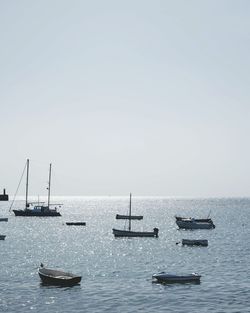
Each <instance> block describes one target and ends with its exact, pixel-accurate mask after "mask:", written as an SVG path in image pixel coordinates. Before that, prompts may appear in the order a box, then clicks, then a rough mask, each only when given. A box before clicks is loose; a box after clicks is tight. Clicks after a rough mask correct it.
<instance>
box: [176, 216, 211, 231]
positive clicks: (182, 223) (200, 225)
mask: <svg viewBox="0 0 250 313" xmlns="http://www.w3.org/2000/svg"><path fill="white" fill-rule="evenodd" d="M176 224H177V225H178V227H179V228H184V229H213V228H215V225H214V223H213V222H212V221H211V222H199V221H196V220H195V219H194V218H186V219H182V220H176Z"/></svg>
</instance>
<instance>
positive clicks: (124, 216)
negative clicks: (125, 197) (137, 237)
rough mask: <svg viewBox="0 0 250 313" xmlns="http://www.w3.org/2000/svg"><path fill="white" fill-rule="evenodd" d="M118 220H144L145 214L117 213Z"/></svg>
mask: <svg viewBox="0 0 250 313" xmlns="http://www.w3.org/2000/svg"><path fill="white" fill-rule="evenodd" d="M115 218H116V219H117V220H129V219H131V220H142V219H143V215H131V216H129V215H121V214H116V217H115Z"/></svg>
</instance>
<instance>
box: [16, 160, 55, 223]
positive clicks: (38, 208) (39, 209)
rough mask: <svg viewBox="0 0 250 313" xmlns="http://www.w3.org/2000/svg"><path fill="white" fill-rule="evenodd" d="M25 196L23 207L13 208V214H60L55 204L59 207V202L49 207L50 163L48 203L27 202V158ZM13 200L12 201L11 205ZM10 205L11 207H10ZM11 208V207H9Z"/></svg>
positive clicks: (51, 215) (41, 215)
mask: <svg viewBox="0 0 250 313" xmlns="http://www.w3.org/2000/svg"><path fill="white" fill-rule="evenodd" d="M26 171H27V173H26V196H25V208H24V209H23V210H13V212H14V214H15V216H40V217H43V216H50V217H53V216H61V214H60V212H58V211H57V206H58V207H61V204H53V206H54V208H51V206H52V204H51V203H50V186H51V164H50V167H49V185H48V188H47V189H48V203H47V204H46V205H44V202H28V187H29V159H27V162H26ZM13 203H14V200H13V202H12V205H13ZM12 205H11V207H12ZM10 210H11V208H10Z"/></svg>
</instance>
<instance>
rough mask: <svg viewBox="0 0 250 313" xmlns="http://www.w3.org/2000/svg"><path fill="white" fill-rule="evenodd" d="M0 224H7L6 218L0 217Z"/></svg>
mask: <svg viewBox="0 0 250 313" xmlns="http://www.w3.org/2000/svg"><path fill="white" fill-rule="evenodd" d="M0 222H8V217H0Z"/></svg>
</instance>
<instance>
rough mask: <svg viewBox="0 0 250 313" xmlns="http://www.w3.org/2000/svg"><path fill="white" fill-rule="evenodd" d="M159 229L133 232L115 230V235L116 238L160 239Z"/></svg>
mask: <svg viewBox="0 0 250 313" xmlns="http://www.w3.org/2000/svg"><path fill="white" fill-rule="evenodd" d="M158 233H159V229H158V228H154V231H152V232H149V231H144V232H143V231H131V230H119V229H115V228H113V234H114V236H115V237H156V238H158Z"/></svg>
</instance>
